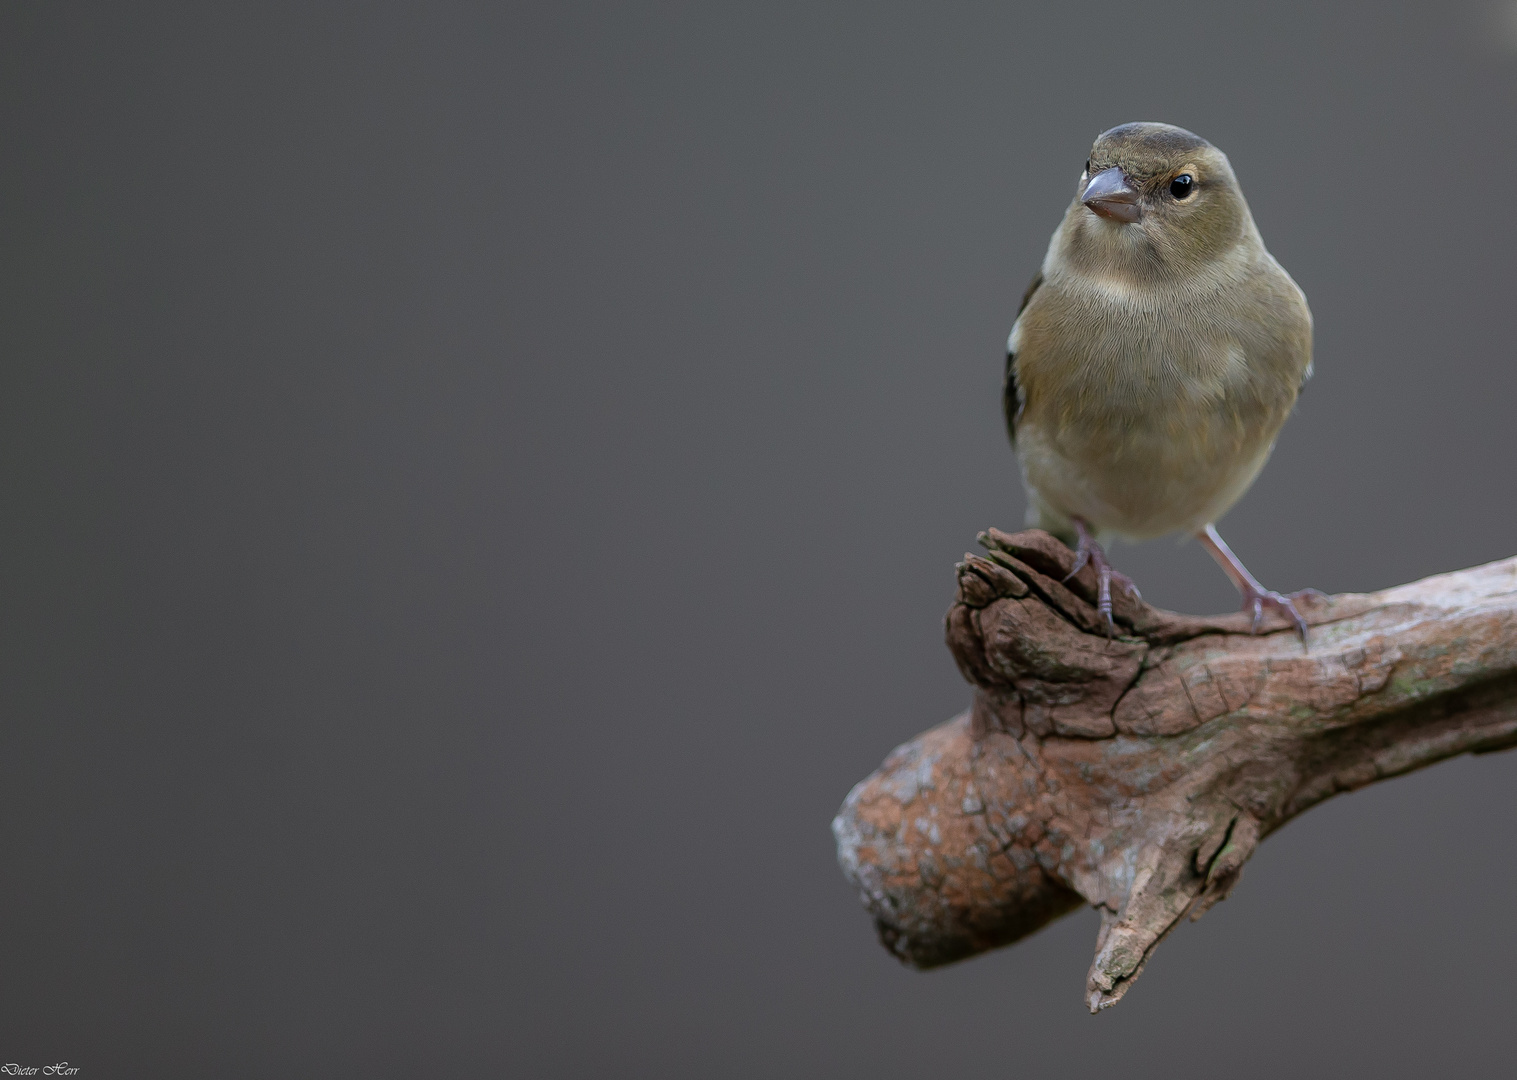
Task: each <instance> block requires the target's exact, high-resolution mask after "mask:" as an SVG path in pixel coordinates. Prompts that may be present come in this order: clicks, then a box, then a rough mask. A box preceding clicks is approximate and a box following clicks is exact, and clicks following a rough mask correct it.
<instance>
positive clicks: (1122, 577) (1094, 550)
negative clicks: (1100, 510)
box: [1064, 518, 1139, 636]
mask: <svg viewBox="0 0 1517 1080" xmlns="http://www.w3.org/2000/svg"><path fill="white" fill-rule="evenodd" d="M1070 520H1071V521H1073V522H1074V523H1075V536H1076V537H1078V542H1077V543H1076V545H1075V566H1074V569H1073V570H1071V571H1070V572H1069V573H1068V574H1066V575H1064V580H1065V581H1068V580H1069V579H1070V578H1072V577H1074V576H1075V575H1076V574H1078V573H1079V572H1080V571H1081V570H1083V569H1085V564H1086V563H1090V564H1091V565H1092V566H1094V567H1095V568H1096V577H1097V579H1098V580H1099V582H1100V585H1099V586H1098V588H1097V590H1096V609H1097V610H1098V611H1100V613H1101V617H1102V618H1103V619H1105V620H1106V632H1107V633H1108V634H1109V635H1111V636H1115V635H1116V632H1117V624H1116V623H1115V622H1114V621H1113V620H1112V617H1111V583H1112V582H1113V581H1115V582H1116V583H1117V584H1118V585H1121V586H1122V587H1123V588H1124V589H1126V590H1127V593H1128V595H1129V596H1134V597H1136V596H1138V595H1139V593H1138V587H1137V586H1136V585H1134V584H1133V583H1132V578H1130V577H1128V576H1127V575H1126V574H1124V573H1122V572H1121V571H1120V570H1114V569H1112V565H1111V563H1110V562H1108V561H1107V560H1106V552H1104V551H1102V550H1101V545H1100V544H1098V543H1096V538H1095V537H1094V536H1092V535H1091V534H1090V529H1089V528H1088V527H1087V526H1086V524H1085V522H1083V521H1081V520H1080V519H1079V518H1071V519H1070Z"/></svg>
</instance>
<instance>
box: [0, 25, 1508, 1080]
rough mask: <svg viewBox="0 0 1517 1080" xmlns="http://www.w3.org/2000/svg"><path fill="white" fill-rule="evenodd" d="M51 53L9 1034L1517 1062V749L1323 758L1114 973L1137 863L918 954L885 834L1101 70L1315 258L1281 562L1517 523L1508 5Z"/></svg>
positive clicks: (101, 1041)
mask: <svg viewBox="0 0 1517 1080" xmlns="http://www.w3.org/2000/svg"><path fill="white" fill-rule="evenodd" d="M0 52H3V64H0V77H3V80H4V84H3V90H0V139H3V143H0V148H3V156H0V358H3V359H0V378H3V386H0V411H3V412H0V440H3V442H0V470H3V472H0V475H3V485H4V486H3V492H0V499H3V502H0V506H3V512H4V517H3V521H4V533H3V543H0V573H3V593H0V597H3V599H0V663H3V680H0V692H3V702H0V705H3V709H0V715H3V722H0V886H3V887H0V1063H4V1062H18V1063H20V1064H31V1065H39V1066H40V1065H43V1064H49V1063H52V1062H55V1061H58V1060H63V1059H67V1060H68V1061H70V1062H72V1063H73V1064H75V1065H78V1066H81V1067H82V1068H83V1069H84V1070H85V1071H84V1072H83V1073H81V1074H80V1075H82V1076H86V1077H91V1076H93V1077H106V1076H112V1077H116V1076H120V1077H135V1076H143V1077H149V1076H151V1077H177V1076H183V1077H200V1076H212V1075H214V1076H217V1077H270V1076H316V1075H322V1076H363V1077H384V1076H427V1075H430V1076H441V1075H478V1076H485V1075H521V1076H533V1077H537V1076H565V1077H576V1076H587V1077H589V1076H606V1077H633V1076H647V1077H686V1076H688V1077H712V1076H722V1077H727V1076H731V1077H775V1076H823V1075H825V1076H838V1077H870V1078H884V1077H915V1076H922V1075H938V1076H951V1077H968V1076H1050V1075H1055V1074H1058V1075H1066V1074H1067V1075H1086V1076H1095V1075H1118V1074H1120V1075H1124V1076H1139V1077H1146V1076H1161V1075H1162V1076H1169V1075H1174V1074H1175V1073H1177V1072H1195V1071H1201V1072H1204V1073H1206V1074H1207V1075H1225V1076H1233V1077H1255V1076H1258V1077H1264V1076H1277V1075H1281V1074H1288V1075H1297V1076H1327V1075H1350V1074H1358V1075H1366V1074H1371V1073H1373V1074H1375V1075H1379V1076H1383V1077H1400V1076H1419V1075H1425V1074H1427V1073H1428V1072H1429V1071H1431V1070H1434V1069H1437V1070H1441V1071H1444V1072H1445V1073H1446V1072H1447V1071H1450V1070H1452V1071H1454V1072H1458V1073H1463V1074H1466V1075H1472V1074H1475V1073H1477V1072H1480V1071H1486V1072H1492V1073H1500V1072H1505V1071H1508V1070H1509V1069H1510V1054H1511V1050H1510V1047H1511V1039H1510V1033H1509V1028H1508V1027H1507V1025H1508V1024H1509V1023H1510V1017H1511V1013H1512V1009H1513V1005H1514V1000H1513V999H1514V995H1517V991H1514V989H1513V985H1512V979H1511V975H1510V971H1511V970H1512V967H1513V965H1514V963H1517V937H1514V934H1513V930H1512V923H1511V906H1512V897H1513V894H1514V889H1517V870H1514V866H1513V860H1512V858H1511V853H1512V838H1511V837H1512V833H1511V822H1512V820H1513V808H1512V805H1511V798H1510V792H1511V791H1512V788H1513V782H1514V780H1517V757H1514V756H1512V755H1496V756H1493V757H1488V758H1482V759H1478V760H1476V759H1463V760H1460V761H1456V762H1452V763H1448V764H1444V765H1441V766H1439V767H1437V768H1435V769H1433V770H1431V771H1428V772H1426V773H1423V774H1420V775H1417V776H1413V777H1410V778H1407V779H1402V780H1397V781H1394V782H1391V783H1387V784H1383V785H1379V786H1377V787H1374V788H1371V789H1369V790H1366V791H1363V792H1361V793H1358V794H1355V795H1353V796H1351V797H1348V798H1344V799H1340V800H1335V801H1334V802H1332V803H1329V804H1328V805H1326V806H1324V807H1322V808H1320V809H1317V810H1314V811H1312V812H1311V813H1310V814H1308V815H1307V816H1306V817H1304V818H1303V819H1301V820H1299V821H1297V822H1295V823H1294V824H1292V825H1291V826H1290V827H1289V828H1288V829H1286V830H1285V831H1284V832H1283V833H1281V834H1280V835H1278V836H1276V837H1274V838H1272V839H1271V840H1270V841H1269V842H1268V843H1267V844H1265V845H1264V847H1263V849H1262V850H1261V851H1260V853H1259V854H1258V856H1257V857H1256V858H1255V859H1254V860H1253V863H1252V864H1251V865H1250V867H1249V869H1248V872H1247V874H1246V875H1245V878H1244V882H1243V884H1242V885H1241V886H1240V888H1239V890H1238V892H1237V893H1236V894H1235V896H1234V898H1233V899H1232V900H1230V901H1229V902H1228V903H1227V904H1225V905H1223V906H1222V907H1221V908H1219V909H1217V910H1216V911H1215V912H1214V913H1212V914H1210V915H1209V916H1208V917H1207V918H1206V920H1205V921H1203V922H1202V923H1200V924H1198V925H1196V926H1187V927H1185V928H1184V929H1182V930H1181V931H1180V932H1179V933H1177V934H1176V935H1175V936H1174V937H1173V938H1172V939H1171V940H1170V941H1168V942H1167V943H1166V944H1165V945H1164V946H1163V947H1162V948H1161V949H1160V951H1159V952H1158V954H1157V957H1156V959H1155V961H1154V963H1153V964H1152V965H1150V968H1149V970H1148V973H1147V974H1145V975H1144V977H1143V979H1142V981H1141V982H1140V983H1139V984H1138V986H1137V987H1136V988H1135V990H1134V991H1133V993H1132V994H1131V995H1130V996H1129V998H1128V999H1127V1000H1126V1001H1124V1002H1123V1003H1122V1005H1121V1006H1119V1007H1118V1008H1117V1009H1116V1010H1115V1011H1113V1012H1111V1013H1107V1014H1105V1015H1103V1016H1101V1017H1098V1018H1094V1019H1093V1018H1091V1017H1089V1016H1087V1015H1086V1014H1085V1013H1084V1011H1083V1008H1082V1005H1081V988H1082V986H1083V979H1084V973H1085V970H1086V967H1087V965H1088V963H1089V959H1090V955H1091V952H1092V948H1093V940H1094V936H1095V922H1094V919H1093V917H1092V916H1091V915H1090V913H1088V912H1084V913H1080V914H1076V915H1074V916H1071V917H1069V918H1067V919H1065V920H1064V921H1062V922H1060V923H1057V924H1055V925H1054V926H1053V927H1051V928H1049V929H1048V930H1046V931H1044V932H1043V933H1041V934H1039V935H1038V936H1036V937H1035V938H1033V939H1031V940H1029V941H1026V942H1024V943H1022V944H1020V945H1018V946H1017V947H1015V948H1013V949H1009V950H1005V951H1002V952H999V953H996V954H994V955H991V956H986V957H983V958H980V959H977V960H974V961H972V962H968V963H964V964H960V965H958V966H955V967H952V968H949V969H945V970H941V971H938V972H934V973H930V974H920V973H915V972H912V971H909V970H906V969H904V968H902V967H900V966H899V965H898V964H897V963H896V962H895V961H894V960H892V959H891V958H890V957H889V956H888V955H887V954H886V953H885V952H884V951H883V950H882V949H881V948H880V947H879V946H878V945H877V944H876V943H875V941H874V938H873V934H872V932H871V928H870V926H869V923H868V921H867V919H866V917H865V916H864V914H863V912H862V910H861V909H860V908H859V905H858V903H857V901H856V898H855V897H854V895H853V894H852V892H851V891H850V889H849V888H848V886H847V885H846V884H845V883H844V881H843V880H842V878H841V876H840V874H839V873H838V871H837V869H836V866H835V864H834V862H833V851H832V842H831V837H830V835H829V833H828V822H829V820H830V818H831V816H832V814H833V812H834V810H835V809H836V807H837V805H838V804H839V802H840V801H841V800H842V798H843V796H844V795H845V794H846V792H847V791H848V789H849V787H850V786H851V785H852V784H853V783H854V782H855V781H857V780H859V779H860V778H862V777H863V776H864V775H865V774H866V773H868V772H869V771H870V770H871V769H872V768H874V766H875V765H876V764H878V763H879V761H880V759H881V758H882V757H883V756H884V755H885V754H886V753H887V752H888V751H889V750H890V749H891V747H893V746H894V745H896V744H897V743H899V742H901V741H903V740H904V739H906V738H909V737H910V736H912V735H914V734H915V733H917V732H918V731H919V730H921V729H923V728H925V727H927V726H929V725H931V724H934V723H937V722H938V721H940V720H942V719H945V718H946V717H948V716H949V715H951V714H953V713H954V712H956V711H958V710H959V709H960V708H961V707H962V706H963V705H964V704H965V703H966V702H967V699H968V694H967V690H966V688H965V686H964V685H963V684H962V682H961V680H960V678H959V676H958V674H957V672H956V671H955V669H954V666H953V664H952V661H951V660H950V658H949V655H948V653H947V651H946V650H945V649H944V648H943V645H942V641H941V617H942V614H943V611H944V610H945V608H946V606H947V604H948V602H949V599H950V596H951V593H952V583H953V577H952V569H951V568H952V564H953V562H954V561H955V559H956V558H958V557H959V556H960V555H961V553H962V552H963V551H964V550H965V549H966V548H969V547H972V546H973V537H974V534H975V532H976V531H977V530H979V529H980V528H983V527H985V526H987V525H991V524H997V525H1000V526H1003V527H1015V526H1017V525H1018V524H1019V523H1020V521H1021V517H1022V511H1023V503H1022V495H1021V493H1020V491H1019V489H1018V485H1017V482H1016V479H1015V467H1014V462H1013V458H1012V455H1011V452H1010V450H1009V448H1008V447H1007V445H1006V442H1005V439H1004V436H1003V434H1002V431H1001V421H1000V416H999V411H998V410H999V404H998V394H999V378H1000V372H1001V351H1000V350H1001V348H1002V343H1003V342H1004V340H1005V336H1006V332H1007V330H1008V329H1009V327H1010V323H1011V319H1012V315H1013V312H1014V307H1015V304H1016V301H1017V299H1018V298H1019V297H1020V295H1021V292H1022V289H1023V287H1024V286H1025V284H1026V282H1027V280H1028V279H1029V277H1030V276H1031V275H1032V273H1033V272H1034V270H1035V269H1036V267H1037V265H1038V263H1039V261H1040V259H1041V257H1042V254H1043V250H1044V247H1045V245H1046V243H1047V240H1048V236H1049V234H1050V233H1051V232H1052V230H1053V228H1054V225H1055V224H1056V222H1057V220H1058V218H1059V215H1060V214H1061V213H1062V211H1063V208H1064V206H1065V204H1066V202H1067V200H1068V198H1069V196H1070V194H1071V192H1072V189H1073V185H1074V183H1075V179H1076V176H1077V174H1078V173H1079V170H1080V166H1081V164H1082V163H1083V160H1084V158H1085V156H1086V151H1087V149H1088V147H1089V144H1090V141H1091V139H1092V137H1093V136H1094V135H1095V134H1096V133H1097V132H1098V131H1100V130H1102V129H1103V128H1105V127H1107V126H1110V125H1112V124H1116V123H1119V122H1122V121H1127V120H1134V119H1162V120H1167V121H1171V122H1174V123H1178V124H1181V125H1183V126H1186V127H1189V128H1191V129H1193V130H1195V131H1197V132H1199V133H1201V134H1202V135H1204V136H1206V137H1207V138H1209V139H1211V140H1212V141H1214V142H1215V143H1217V144H1218V145H1219V146H1221V147H1222V148H1223V149H1225V150H1226V151H1227V152H1228V153H1229V154H1230V156H1231V158H1232V161H1233V164H1234V166H1235V168H1236V169H1237V172H1238V174H1239V175H1240V177H1241V178H1242V181H1243V185H1244V189H1245V191H1246V192H1247V194H1248V196H1249V199H1250V201H1251V203H1252V206H1253V209H1254V212H1255V215H1256V217H1257V219H1258V221H1259V224H1260V227H1261V229H1262V230H1263V233H1264V236H1265V238H1266V241H1267V242H1268V244H1269V245H1270V247H1271V249H1272V250H1273V251H1274V253H1275V254H1276V255H1277V256H1278V257H1279V259H1280V260H1281V262H1282V263H1283V264H1284V265H1285V266H1286V267H1287V268H1288V269H1289V270H1290V271H1291V272H1292V273H1293V274H1294V275H1295V277H1296V279H1297V280H1298V281H1299V282H1300V284H1301V285H1302V287H1303V288H1304V289H1305V291H1306V293H1307V295H1308V296H1309V298H1310V300H1311V303H1312V307H1313V309H1314V311H1315V314H1316V319H1317V372H1318V374H1317V377H1316V379H1315V381H1313V382H1312V383H1311V384H1310V386H1309V387H1308V390H1307V392H1306V395H1305V397H1304V399H1303V400H1302V402H1301V405H1300V407H1299V409H1298V410H1297V413H1296V415H1295V417H1294V418H1293V419H1292V420H1291V422H1290V423H1289V424H1288V426H1287V428H1286V430H1285V433H1284V435H1283V437H1282V439H1281V441H1280V444H1279V448H1278V450H1277V452H1276V454H1275V457H1274V460H1273V462H1272V463H1271V464H1270V466H1269V468H1268V469H1267V470H1266V472H1265V473H1264V475H1263V477H1262V478H1261V479H1260V481H1259V482H1258V484H1257V485H1256V486H1255V487H1254V489H1253V491H1252V493H1251V494H1250V495H1249V496H1248V497H1247V499H1246V500H1245V501H1244V502H1243V503H1242V504H1241V505H1240V506H1239V507H1238V509H1237V510H1236V511H1235V512H1234V513H1233V514H1232V515H1231V516H1230V517H1229V518H1228V519H1227V521H1226V523H1225V526H1224V534H1225V535H1226V536H1228V537H1229V538H1230V539H1231V541H1232V543H1233V545H1234V547H1235V548H1236V549H1237V550H1238V551H1239V553H1240V554H1241V555H1242V556H1243V557H1244V559H1245V560H1246V561H1247V562H1248V563H1249V565H1250V566H1251V567H1252V568H1253V569H1254V571H1255V572H1256V573H1257V574H1258V575H1259V576H1260V577H1261V578H1262V579H1263V580H1264V581H1265V582H1266V583H1269V584H1271V585H1274V586H1275V587H1278V588H1282V589H1294V588H1299V587H1303V586H1307V585H1314V586H1317V587H1319V588H1323V589H1328V590H1354V589H1375V588H1380V587H1384V586H1388V585H1392V584H1396V583H1399V582H1401V581H1405V580H1410V579H1413V578H1416V577H1419V576H1421V575H1425V574H1429V573H1433V572H1437V571H1442V570H1450V569H1455V568H1458V567H1462V566H1466V565H1470V564H1473V563H1478V562H1482V561H1485V560H1490V559H1495V558H1500V557H1504V556H1508V555H1512V554H1513V553H1514V552H1517V505H1514V502H1513V500H1512V499H1511V486H1512V485H1511V480H1510V476H1511V462H1512V456H1513V451H1512V441H1511V432H1512V427H1513V401H1514V394H1517V365H1514V363H1513V359H1514V347H1513V337H1514V330H1517V304H1514V302H1513V300H1514V295H1517V247H1514V244H1517V214H1514V210H1517V201H1514V194H1513V192H1514V184H1517V127H1514V122H1513V116H1514V114H1517V12H1514V10H1513V9H1512V8H1511V6H1510V5H1508V6H1505V7H1502V6H1479V5H1474V4H1461V3H1439V4H1428V5H1423V6H1403V7H1396V6H1394V5H1387V4H1373V5H1371V4H1365V5H1358V6H1349V5H1343V6H1332V7H1329V8H1326V9H1324V7H1323V6H1322V5H1320V4H1318V3H1315V2H1313V3H1307V4H1299V5H1287V4H1273V5H1268V6H1264V5H1250V6H1248V7H1247V8H1245V7H1241V6H1240V7H1238V8H1236V9H1233V10H1231V11H1229V10H1225V9H1213V8H1211V7H1208V6H1204V5H1197V4H1170V5H1146V6H1137V5H1123V4H1102V3H1082V4H1066V5H1050V4H1039V5H1030V4H1008V3H995V4H981V5H920V6H916V7H909V8H908V7H900V6H887V5H883V4H859V5H855V6H844V5H841V4H826V5H818V4H814V3H801V4H792V5H783V6H782V5H744V6H742V8H741V9H738V7H737V6H736V5H713V4H689V5H685V6H676V5H664V4H659V5H654V4H636V5H621V6H616V7H610V6H608V7H604V8H590V7H575V6H568V5H564V4H543V5H540V6H539V7H538V8H537V9H536V10H533V9H530V8H528V7H527V6H526V5H523V4H498V3H496V4H479V5H476V6H472V7H457V6H451V5H440V4H416V5H403V4H387V5H386V4H379V5H363V6H352V7H347V6H343V5H334V4H322V5H310V4H308V3H296V4H286V5H273V4H257V5H251V4H238V5H231V4H223V5H213V6H207V5H203V4H196V5H185V6H182V7H177V8H168V7H157V6H153V5H147V4H131V5H101V6H99V7H81V6H72V5H67V4H57V3H46V4H43V3H35V4H23V3H7V4H6V5H4V7H3V9H0ZM1115 558H1116V560H1117V563H1118V565H1119V566H1120V567H1122V568H1123V569H1125V570H1128V571H1129V572H1131V573H1132V574H1133V575H1134V576H1135V577H1136V578H1137V579H1138V581H1139V582H1140V583H1141V585H1142V586H1143V588H1144V590H1145V592H1146V595H1147V596H1148V597H1149V598H1150V599H1153V600H1155V601H1157V602H1159V603H1162V604H1165V605H1168V606H1173V607H1177V608H1181V609H1184V610H1191V611H1206V610H1221V609H1226V608H1230V607H1231V606H1232V605H1233V604H1234V603H1235V600H1234V596H1233V593H1232V591H1231V588H1230V586H1229V585H1228V584H1227V582H1226V580H1225V579H1224V578H1223V576H1222V575H1221V573H1220V572H1218V571H1217V570H1216V569H1215V568H1214V567H1213V566H1212V565H1211V563H1210V561H1209V560H1208V559H1207V557H1206V555H1205V554H1204V553H1203V552H1202V551H1201V550H1200V549H1199V548H1198V547H1197V546H1196V545H1194V544H1189V545H1185V546H1178V547H1177V546H1175V545H1174V544H1171V543H1168V542H1160V543H1156V544H1151V545H1147V546H1144V547H1136V548H1134V547H1119V548H1117V549H1116V552H1115Z"/></svg>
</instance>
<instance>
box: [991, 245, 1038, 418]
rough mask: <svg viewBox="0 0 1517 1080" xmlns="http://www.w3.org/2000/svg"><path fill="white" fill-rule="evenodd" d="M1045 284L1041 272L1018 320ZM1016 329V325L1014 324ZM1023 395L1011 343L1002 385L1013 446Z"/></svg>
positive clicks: (1025, 298) (1027, 295)
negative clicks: (1018, 383)
mask: <svg viewBox="0 0 1517 1080" xmlns="http://www.w3.org/2000/svg"><path fill="white" fill-rule="evenodd" d="M1041 284H1043V275H1042V273H1041V272H1040V273H1039V274H1038V276H1037V277H1035V278H1033V279H1032V284H1031V285H1029V286H1027V291H1026V292H1025V293H1023V294H1022V306H1021V307H1019V308H1017V318H1019V319H1020V318H1021V317H1022V312H1024V311H1026V310H1027V302H1028V301H1029V300H1031V299H1032V294H1033V293H1035V292H1037V291H1038V286H1039V285H1041ZM1012 329H1013V330H1015V329H1016V324H1014V323H1013V324H1012ZM1022 404H1023V402H1022V395H1021V391H1020V389H1019V388H1018V386H1017V354H1016V353H1014V352H1012V350H1011V345H1010V342H1009V341H1008V343H1007V347H1006V378H1005V381H1004V382H1002V384H1001V411H1002V412H1003V413H1005V414H1006V434H1007V435H1009V436H1010V437H1011V444H1012V445H1013V446H1015V445H1016V444H1017V417H1018V416H1019V415H1021V412H1022Z"/></svg>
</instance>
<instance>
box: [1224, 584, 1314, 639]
mask: <svg viewBox="0 0 1517 1080" xmlns="http://www.w3.org/2000/svg"><path fill="white" fill-rule="evenodd" d="M1322 595H1323V593H1322V592H1321V591H1320V590H1317V589H1302V590H1301V591H1300V592H1293V593H1291V594H1290V595H1289V596H1287V595H1284V594H1283V593H1277V592H1275V591H1273V590H1271V589H1259V588H1253V587H1245V588H1244V589H1243V607H1242V610H1243V611H1252V612H1253V613H1254V619H1253V622H1252V623H1250V624H1249V628H1248V632H1249V633H1250V634H1257V633H1258V632H1259V624H1260V623H1261V622H1263V621H1264V609H1265V608H1273V609H1274V610H1275V611H1278V612H1279V613H1280V614H1282V615H1284V616H1285V617H1286V618H1287V619H1289V620H1290V621H1291V622H1292V623H1294V624H1295V627H1296V634H1297V636H1299V637H1300V638H1301V644H1303V645H1305V644H1306V620H1305V619H1303V618H1302V617H1301V612H1299V611H1297V610H1296V604H1295V601H1297V600H1301V599H1305V598H1306V597H1308V596H1322Z"/></svg>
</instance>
